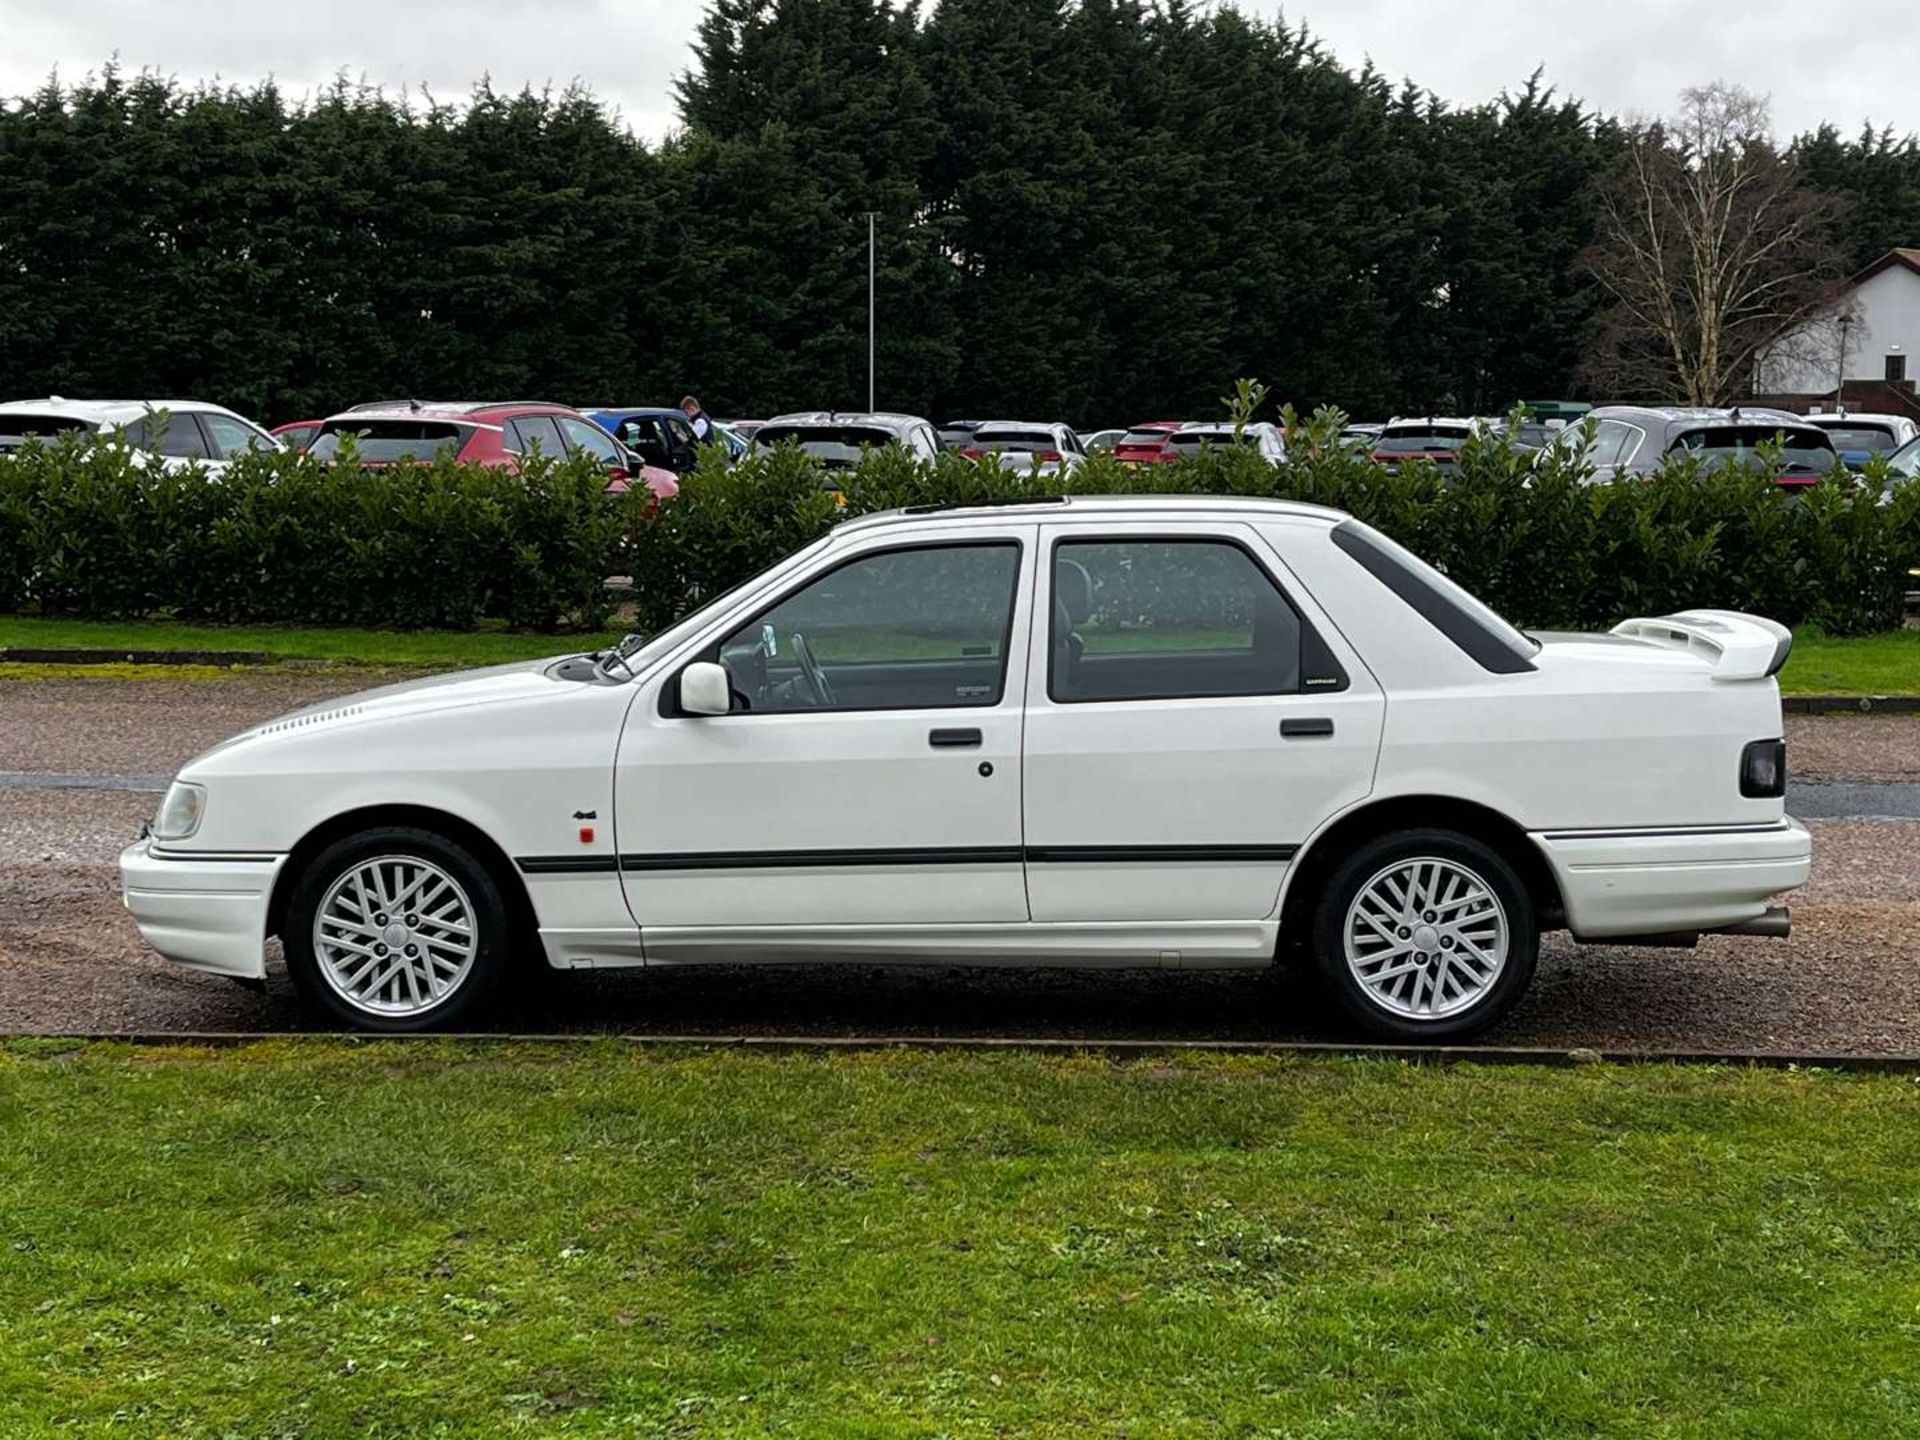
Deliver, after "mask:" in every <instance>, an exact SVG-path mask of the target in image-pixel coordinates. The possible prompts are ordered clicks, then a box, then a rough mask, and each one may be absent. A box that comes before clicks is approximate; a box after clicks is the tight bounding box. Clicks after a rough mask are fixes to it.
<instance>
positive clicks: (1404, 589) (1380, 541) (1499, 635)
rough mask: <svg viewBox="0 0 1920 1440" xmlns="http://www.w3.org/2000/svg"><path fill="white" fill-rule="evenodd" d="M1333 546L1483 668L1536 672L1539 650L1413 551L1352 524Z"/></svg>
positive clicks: (1340, 530) (1337, 530)
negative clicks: (1536, 658) (1535, 656)
mask: <svg viewBox="0 0 1920 1440" xmlns="http://www.w3.org/2000/svg"><path fill="white" fill-rule="evenodd" d="M1333 543H1334V546H1335V548H1336V549H1338V550H1340V551H1342V552H1343V553H1345V554H1346V555H1348V556H1349V557H1351V558H1352V559H1353V560H1354V561H1355V562H1357V563H1358V564H1359V566H1360V567H1361V569H1363V570H1365V571H1366V572H1367V573H1368V574H1369V575H1371V576H1373V578H1374V579H1376V580H1378V581H1379V582H1380V583H1381V584H1382V585H1384V586H1386V588H1387V589H1389V590H1391V591H1392V592H1393V593H1394V594H1395V595H1397V596H1399V597H1400V599H1402V600H1403V601H1405V602H1406V603H1407V605H1408V607H1409V608H1411V609H1412V610H1413V612H1414V613H1415V614H1416V615H1418V616H1419V617H1420V618H1421V619H1422V620H1425V621H1426V622H1427V623H1428V624H1429V625H1431V626H1433V628H1434V629H1436V630H1438V631H1439V632H1440V633H1441V634H1442V635H1444V636H1446V638H1447V639H1448V640H1450V641H1452V642H1453V644H1454V645H1455V646H1457V647H1458V648H1459V649H1460V650H1462V651H1463V652H1464V653H1465V654H1466V655H1467V657H1468V658H1469V659H1471V660H1472V661H1473V662H1474V663H1475V664H1477V665H1478V666H1480V668H1481V669H1483V670H1488V671H1491V672H1492V673H1493V674H1496V675H1514V674H1519V673H1521V672H1522V671H1527V670H1531V669H1533V668H1534V666H1533V656H1534V654H1535V653H1536V652H1537V651H1538V650H1539V648H1540V647H1539V646H1538V645H1537V644H1535V643H1534V642H1533V641H1532V640H1529V639H1528V638H1527V637H1526V636H1525V635H1523V634H1521V633H1520V631H1519V630H1517V629H1515V628H1514V627H1513V626H1512V625H1510V624H1508V623H1507V621H1505V620H1504V619H1502V618H1501V617H1500V616H1499V615H1498V614H1496V613H1495V612H1494V611H1493V610H1492V609H1491V608H1489V607H1488V606H1487V605H1486V604H1484V603H1483V602H1482V601H1480V600H1479V599H1477V598H1476V597H1474V596H1473V595H1471V594H1469V593H1468V592H1467V591H1465V590H1463V589H1461V588H1460V586H1458V585H1456V584H1455V583H1454V582H1453V581H1451V580H1449V579H1448V578H1447V577H1446V576H1445V575H1443V574H1441V573H1440V572H1439V571H1438V570H1436V569H1434V568H1433V567H1432V566H1431V565H1429V564H1427V562H1426V561H1424V560H1422V559H1420V558H1419V557H1418V556H1416V555H1414V554H1413V553H1412V552H1411V551H1409V550H1406V549H1404V548H1402V547H1401V546H1399V545H1396V544H1395V543H1394V542H1393V541H1391V540H1389V539H1388V538H1387V537H1386V536H1384V535H1382V534H1381V533H1380V532H1379V531H1377V530H1375V529H1373V528H1372V527H1371V526H1367V525H1362V524H1361V523H1360V522H1359V521H1358V520H1347V521H1343V522H1342V523H1341V524H1339V525H1336V526H1334V528H1333Z"/></svg>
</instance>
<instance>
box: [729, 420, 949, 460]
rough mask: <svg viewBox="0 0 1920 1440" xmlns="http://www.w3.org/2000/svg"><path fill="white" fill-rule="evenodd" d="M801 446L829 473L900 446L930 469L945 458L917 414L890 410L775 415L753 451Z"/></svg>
mask: <svg viewBox="0 0 1920 1440" xmlns="http://www.w3.org/2000/svg"><path fill="white" fill-rule="evenodd" d="M776 445H797V446H798V447H799V448H800V449H801V450H803V451H805V452H806V453H807V454H808V455H811V456H812V457H813V458H814V460H815V461H817V462H818V463H819V464H820V465H822V466H823V467H825V468H826V469H828V470H845V469H847V468H849V467H851V466H854V465H858V464H859V463H860V457H861V455H862V454H864V453H865V452H867V451H869V450H881V449H885V448H886V447H887V446H889V445H897V446H899V447H900V448H901V449H902V450H904V451H905V452H906V453H907V454H908V455H910V456H912V457H913V458H914V459H915V460H919V461H923V462H925V463H926V464H929V465H931V464H932V463H933V462H934V460H935V459H936V458H937V457H938V456H939V454H940V436H939V433H938V432H937V431H935V430H934V428H933V426H932V425H931V424H929V423H928V422H927V421H925V420H922V419H921V418H920V417H919V416H918V415H893V414H889V413H887V412H885V411H873V412H866V411H861V412H857V413H856V412H854V411H850V410H807V411H799V412H796V413H794V414H792V415H776V416H774V417H773V419H771V420H769V421H767V423H766V424H764V425H762V426H761V427H760V428H759V429H758V430H756V431H754V432H753V448H754V449H756V450H771V449H772V448H773V447H775V446H776Z"/></svg>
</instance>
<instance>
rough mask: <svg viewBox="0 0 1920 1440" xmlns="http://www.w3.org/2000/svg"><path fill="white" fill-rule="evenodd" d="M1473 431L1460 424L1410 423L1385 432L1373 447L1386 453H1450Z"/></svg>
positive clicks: (1377, 451) (1463, 442)
mask: <svg viewBox="0 0 1920 1440" xmlns="http://www.w3.org/2000/svg"><path fill="white" fill-rule="evenodd" d="M1471 433H1472V432H1471V431H1469V430H1467V429H1465V428H1463V427H1461V426H1458V425H1410V426H1406V427H1403V428H1401V429H1397V430H1391V431H1388V432H1387V433H1386V434H1383V435H1382V436H1381V437H1380V438H1379V439H1378V440H1376V441H1374V442H1373V448H1374V450H1375V452H1376V453H1379V454H1384V455H1424V454H1427V453H1429V452H1432V451H1444V452H1447V453H1449V454H1450V453H1452V452H1453V451H1455V450H1458V449H1459V448H1460V447H1461V446H1462V445H1463V444H1465V443H1466V439H1467V436H1468V435H1470V434H1471Z"/></svg>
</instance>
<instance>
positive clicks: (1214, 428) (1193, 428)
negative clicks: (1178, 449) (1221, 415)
mask: <svg viewBox="0 0 1920 1440" xmlns="http://www.w3.org/2000/svg"><path fill="white" fill-rule="evenodd" d="M1240 428H1241V429H1242V430H1271V429H1273V428H1274V424H1273V422H1272V421H1271V420H1249V421H1248V422H1247V423H1246V424H1245V425H1242V426H1241V427H1240ZM1173 433H1174V434H1176V435H1231V434H1232V433H1233V422H1232V421H1231V420H1190V421H1188V422H1187V423H1186V424H1185V425H1182V426H1181V427H1180V428H1179V429H1178V430H1176V431H1174V432H1173Z"/></svg>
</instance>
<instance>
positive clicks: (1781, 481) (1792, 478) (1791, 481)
mask: <svg viewBox="0 0 1920 1440" xmlns="http://www.w3.org/2000/svg"><path fill="white" fill-rule="evenodd" d="M1773 483H1774V484H1776V485H1785V486H1787V487H1788V488H1790V489H1793V490H1799V489H1803V488H1805V487H1806V486H1808V485H1818V484H1819V483H1820V477H1819V476H1818V475H1776V476H1774V477H1773Z"/></svg>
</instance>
